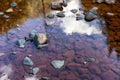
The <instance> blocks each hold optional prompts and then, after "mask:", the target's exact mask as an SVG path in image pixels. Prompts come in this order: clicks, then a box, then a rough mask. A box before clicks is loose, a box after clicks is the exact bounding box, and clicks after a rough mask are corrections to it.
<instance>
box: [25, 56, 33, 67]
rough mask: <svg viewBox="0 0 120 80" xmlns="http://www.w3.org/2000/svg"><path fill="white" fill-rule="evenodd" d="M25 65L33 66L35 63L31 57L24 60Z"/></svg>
mask: <svg viewBox="0 0 120 80" xmlns="http://www.w3.org/2000/svg"><path fill="white" fill-rule="evenodd" d="M23 64H24V65H26V66H33V64H34V63H33V61H32V60H31V59H30V58H29V57H25V58H24V60H23Z"/></svg>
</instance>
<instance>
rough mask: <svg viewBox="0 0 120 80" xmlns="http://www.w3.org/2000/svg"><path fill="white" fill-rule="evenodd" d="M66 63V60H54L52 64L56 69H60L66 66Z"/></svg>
mask: <svg viewBox="0 0 120 80" xmlns="http://www.w3.org/2000/svg"><path fill="white" fill-rule="evenodd" d="M64 62H65V61H64V60H53V61H52V62H51V64H52V66H53V67H54V68H57V69H60V68H61V67H62V66H63V65H64Z"/></svg>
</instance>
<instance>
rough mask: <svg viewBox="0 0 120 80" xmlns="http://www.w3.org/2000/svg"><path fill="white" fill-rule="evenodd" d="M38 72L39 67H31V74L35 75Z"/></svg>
mask: <svg viewBox="0 0 120 80" xmlns="http://www.w3.org/2000/svg"><path fill="white" fill-rule="evenodd" d="M38 72H39V68H38V67H35V68H33V74H34V75H36V74H37V73H38Z"/></svg>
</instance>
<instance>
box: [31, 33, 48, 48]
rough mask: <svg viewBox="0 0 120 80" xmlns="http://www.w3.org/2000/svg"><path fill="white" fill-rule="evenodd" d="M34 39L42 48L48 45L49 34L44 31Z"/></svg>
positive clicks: (38, 46)
mask: <svg viewBox="0 0 120 80" xmlns="http://www.w3.org/2000/svg"><path fill="white" fill-rule="evenodd" d="M33 41H34V44H35V45H36V46H37V48H42V47H45V46H47V45H48V44H47V35H46V34H43V33H38V34H36V35H35V37H34V39H33Z"/></svg>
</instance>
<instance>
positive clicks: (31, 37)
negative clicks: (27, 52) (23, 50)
mask: <svg viewBox="0 0 120 80" xmlns="http://www.w3.org/2000/svg"><path fill="white" fill-rule="evenodd" d="M37 33H38V32H37V31H36V30H32V31H31V32H30V33H29V38H30V39H31V40H33V39H34V37H35V35H36V34H37Z"/></svg>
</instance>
